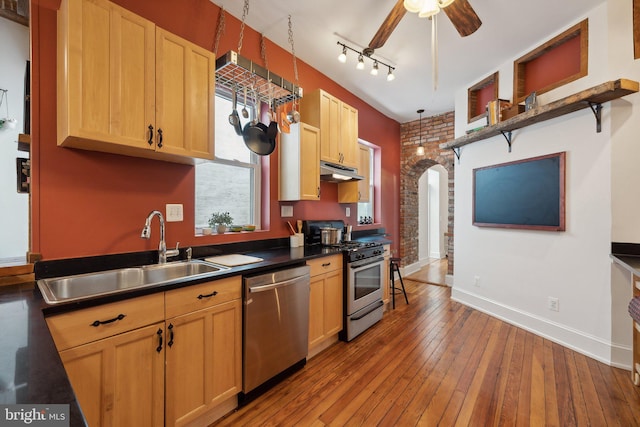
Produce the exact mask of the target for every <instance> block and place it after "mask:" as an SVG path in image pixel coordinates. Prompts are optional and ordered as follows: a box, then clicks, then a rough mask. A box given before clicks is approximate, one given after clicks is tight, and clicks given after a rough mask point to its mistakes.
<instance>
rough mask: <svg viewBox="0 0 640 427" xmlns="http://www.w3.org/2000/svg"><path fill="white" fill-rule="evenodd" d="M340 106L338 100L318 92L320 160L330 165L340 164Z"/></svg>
mask: <svg viewBox="0 0 640 427" xmlns="http://www.w3.org/2000/svg"><path fill="white" fill-rule="evenodd" d="M340 105H341V102H340V100H339V99H337V98H334V97H333V96H331V95H329V94H328V93H326V92H322V91H321V92H320V126H319V127H320V140H321V151H320V157H321V158H322V160H325V161H327V162H332V163H341V162H342V153H341V152H340V114H341V110H340Z"/></svg>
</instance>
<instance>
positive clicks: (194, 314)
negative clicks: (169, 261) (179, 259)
mask: <svg viewBox="0 0 640 427" xmlns="http://www.w3.org/2000/svg"><path fill="white" fill-rule="evenodd" d="M241 287H242V279H241V278H240V277H231V278H228V279H222V280H217V281H215V282H209V283H204V284H202V285H195V286H190V287H186V288H181V289H177V290H175V291H169V292H167V293H166V304H167V306H166V310H167V317H168V318H167V320H166V330H167V350H166V390H167V391H166V425H167V426H183V425H188V424H190V423H192V422H194V421H197V423H198V424H200V425H205V426H206V425H209V424H210V423H212V422H213V421H215V420H216V419H217V418H219V417H220V416H222V415H224V414H225V413H227V412H229V411H231V410H232V409H233V408H235V407H236V406H237V394H238V393H239V392H240V391H242V365H241V364H242V295H241ZM203 307H206V308H203ZM170 315H171V316H174V317H169V316H170Z"/></svg>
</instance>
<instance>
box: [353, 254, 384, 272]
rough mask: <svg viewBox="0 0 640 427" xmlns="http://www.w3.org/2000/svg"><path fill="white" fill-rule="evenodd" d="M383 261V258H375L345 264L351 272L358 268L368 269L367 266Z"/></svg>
mask: <svg viewBox="0 0 640 427" xmlns="http://www.w3.org/2000/svg"><path fill="white" fill-rule="evenodd" d="M383 261H384V257H376V258H365V259H363V260H359V261H354V262H350V263H349V264H347V265H348V266H349V268H351V269H352V270H355V269H358V268H362V267H368V266H369V265H372V264H377V263H379V262H383Z"/></svg>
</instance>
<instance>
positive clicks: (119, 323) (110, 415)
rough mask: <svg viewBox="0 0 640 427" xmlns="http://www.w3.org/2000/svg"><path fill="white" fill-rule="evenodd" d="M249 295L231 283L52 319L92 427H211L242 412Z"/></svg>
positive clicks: (232, 280)
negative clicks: (245, 296)
mask: <svg viewBox="0 0 640 427" xmlns="http://www.w3.org/2000/svg"><path fill="white" fill-rule="evenodd" d="M241 287H242V278H241V277H239V276H238V277H230V278H225V279H220V280H215V281H211V282H206V283H202V284H198V285H193V286H187V287H184V288H179V289H175V290H171V291H167V292H159V293H156V294H152V295H147V296H143V297H138V298H131V299H127V300H123V301H119V302H113V303H109V304H104V305H99V306H96V307H91V308H86V309H81V310H76V311H71V312H67V313H63V314H59V315H53V316H50V317H48V318H47V324H48V326H49V330H50V331H51V335H52V336H53V338H54V342H55V343H56V347H57V348H58V351H59V352H60V357H61V359H62V361H63V364H64V367H65V370H66V371H67V374H68V375H69V379H70V381H71V385H72V387H73V389H74V392H75V393H76V396H77V397H78V401H79V403H80V407H81V408H82V411H83V413H84V414H85V416H86V418H87V421H88V422H89V425H90V426H125V425H127V426H128V425H135V426H138V425H140V426H165V425H166V426H182V425H187V424H189V425H194V424H198V425H209V424H211V423H212V422H213V421H215V420H216V419H218V418H220V417H221V416H223V415H224V414H226V413H228V412H230V411H231V410H233V409H234V408H235V407H237V404H238V401H237V394H238V393H239V392H240V391H241V388H242V294H241V292H242V289H241ZM165 390H166V391H165Z"/></svg>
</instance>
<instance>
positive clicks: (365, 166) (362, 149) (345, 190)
mask: <svg viewBox="0 0 640 427" xmlns="http://www.w3.org/2000/svg"><path fill="white" fill-rule="evenodd" d="M369 157H370V153H369V147H367V146H366V145H364V144H358V159H359V161H358V174H359V175H361V176H362V177H363V179H361V180H358V181H349V182H342V183H339V184H338V203H364V202H368V201H369V199H370V198H369V184H370V183H371V176H370V175H371V171H370V168H369V164H370V163H369Z"/></svg>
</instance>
